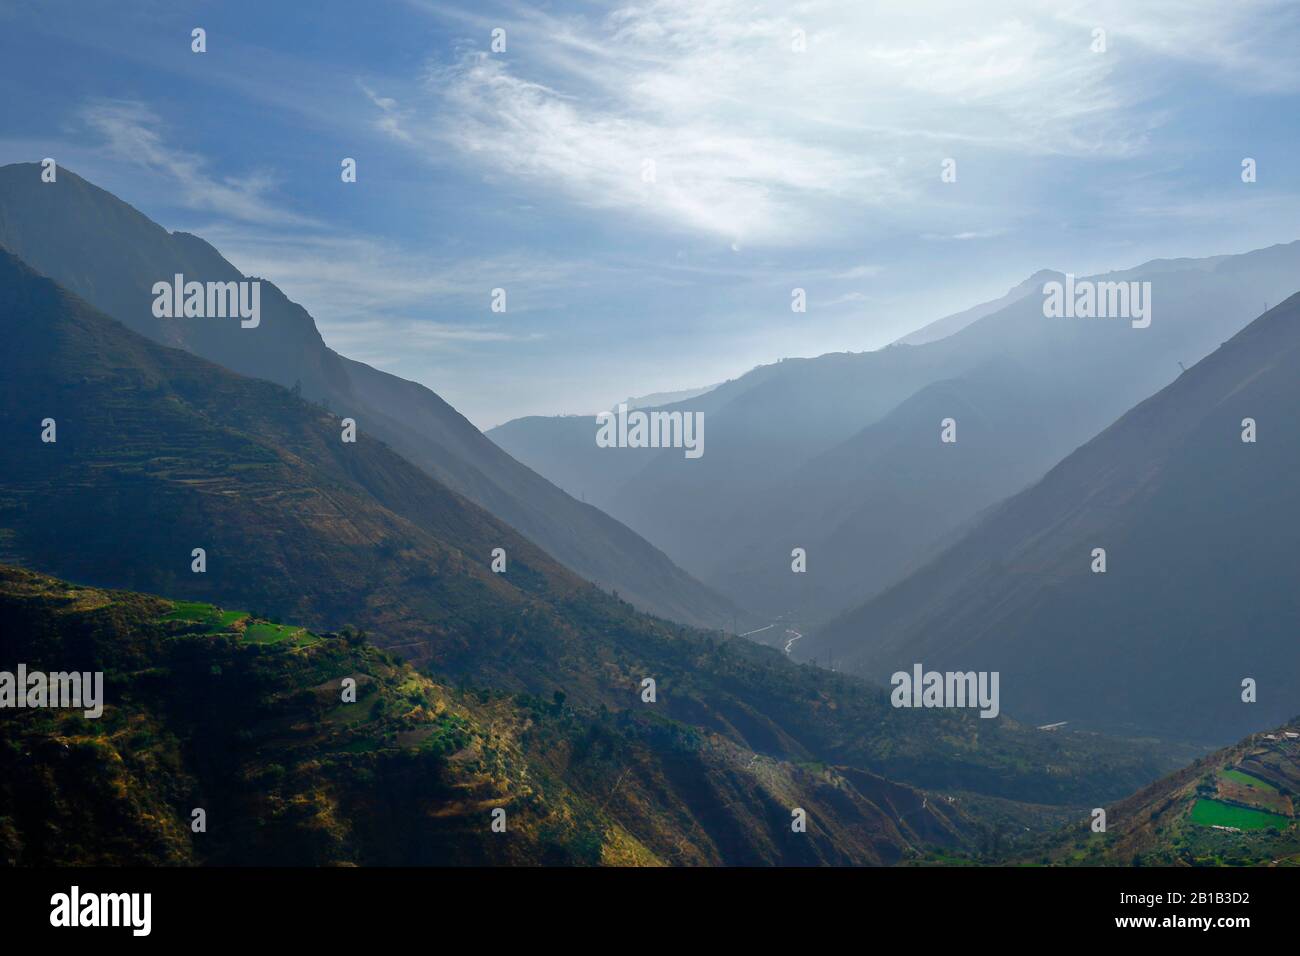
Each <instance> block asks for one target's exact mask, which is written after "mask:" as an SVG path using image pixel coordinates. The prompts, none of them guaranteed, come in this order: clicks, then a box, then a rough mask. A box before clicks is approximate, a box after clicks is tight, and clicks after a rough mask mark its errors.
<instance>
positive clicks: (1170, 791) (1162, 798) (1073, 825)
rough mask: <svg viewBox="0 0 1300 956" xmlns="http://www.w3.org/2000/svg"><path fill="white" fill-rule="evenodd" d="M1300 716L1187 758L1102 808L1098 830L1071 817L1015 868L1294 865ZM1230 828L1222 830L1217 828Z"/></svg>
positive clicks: (1299, 847)
mask: <svg viewBox="0 0 1300 956" xmlns="http://www.w3.org/2000/svg"><path fill="white" fill-rule="evenodd" d="M1297 726H1300V718H1298V719H1297V720H1296V721H1293V722H1292V723H1291V724H1290V725H1288V726H1286V727H1283V728H1279V730H1278V731H1277V732H1276V733H1273V734H1271V735H1265V734H1256V735H1252V736H1251V737H1248V738H1246V739H1245V740H1243V741H1242V742H1241V743H1238V744H1235V745H1233V746H1231V747H1226V748H1224V749H1223V750H1220V751H1218V752H1217V753H1214V754H1210V755H1209V756H1207V757H1203V758H1202V759H1200V760H1198V761H1196V762H1195V763H1193V764H1191V765H1190V766H1187V767H1184V768H1183V769H1182V770H1179V771H1178V772H1176V773H1173V774H1171V775H1169V776H1167V777H1165V778H1164V779H1162V780H1159V781H1157V782H1156V783H1154V784H1152V785H1151V786H1150V787H1147V788H1145V789H1143V790H1141V791H1139V792H1138V793H1136V794H1134V795H1133V796H1131V797H1129V798H1128V799H1126V800H1122V801H1119V802H1118V803H1117V804H1113V805H1109V806H1107V808H1106V809H1107V817H1108V827H1107V831H1106V832H1105V833H1091V832H1090V831H1089V829H1088V825H1087V820H1086V819H1085V818H1084V817H1083V815H1082V814H1080V815H1079V816H1078V817H1076V818H1075V819H1073V820H1071V821H1068V822H1067V823H1066V824H1065V825H1064V826H1063V827H1061V828H1060V829H1059V830H1058V831H1057V832H1056V833H1054V834H1052V835H1050V836H1048V837H1046V838H1045V839H1040V840H1037V841H1034V842H1033V843H1032V844H1031V846H1030V847H1029V848H1028V849H1025V850H1021V851H1020V852H1017V853H1015V854H1013V857H1014V859H1015V860H1016V861H1017V862H1020V863H1022V864H1025V865H1035V864H1039V863H1049V864H1057V865H1062V864H1063V865H1084V866H1132V865H1142V866H1300V821H1298V820H1297V816H1296V812H1295V806H1294V804H1293V802H1292V799H1293V796H1294V795H1295V794H1296V793H1298V792H1300V739H1296V738H1292V737H1287V736H1286V731H1292V732H1294V731H1295V729H1296V727H1297ZM1222 827H1230V828H1232V829H1218V828H1222Z"/></svg>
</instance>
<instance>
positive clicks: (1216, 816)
mask: <svg viewBox="0 0 1300 956" xmlns="http://www.w3.org/2000/svg"><path fill="white" fill-rule="evenodd" d="M1191 819H1192V822H1193V823H1199V824H1200V825H1201V826H1206V827H1209V826H1220V827H1236V828H1237V829H1238V830H1263V829H1265V828H1267V827H1272V828H1273V829H1275V830H1280V829H1282V828H1284V827H1286V826H1288V825H1289V824H1290V823H1291V821H1290V820H1288V819H1287V818H1286V817H1283V816H1279V815H1278V814H1276V813H1267V812H1265V811H1263V810H1253V809H1251V808H1249V807H1238V806H1233V805H1232V804H1229V803H1223V802H1221V801H1219V800H1208V799H1205V798H1204V797H1202V798H1201V799H1199V800H1197V801H1196V803H1195V804H1194V805H1193V806H1192V816H1191Z"/></svg>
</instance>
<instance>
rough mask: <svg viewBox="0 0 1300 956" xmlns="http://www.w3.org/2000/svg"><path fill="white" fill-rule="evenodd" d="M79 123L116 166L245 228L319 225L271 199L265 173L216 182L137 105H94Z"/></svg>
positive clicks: (105, 102)
mask: <svg viewBox="0 0 1300 956" xmlns="http://www.w3.org/2000/svg"><path fill="white" fill-rule="evenodd" d="M78 118H79V119H80V120H81V121H82V122H83V123H85V124H86V125H87V126H88V127H90V129H91V130H92V131H94V132H95V133H96V134H98V135H99V136H100V137H101V139H102V148H103V150H104V151H105V152H106V153H107V154H108V155H109V156H110V157H111V158H112V159H114V160H116V161H118V162H122V163H126V164H129V165H134V166H138V167H141V168H144V169H147V170H149V171H150V172H153V173H155V174H157V175H159V176H161V177H164V178H165V179H166V180H168V181H170V182H171V183H173V184H174V185H175V186H176V187H177V188H178V189H179V201H180V202H181V204H182V205H185V206H187V207H189V208H191V209H198V210H207V211H210V212H215V213H219V214H221V215H223V216H229V217H231V218H234V219H241V220H244V221H246V222H252V223H262V224H272V223H273V224H276V225H280V226H310V225H316V222H315V220H313V219H311V218H310V217H307V216H302V215H299V214H297V213H295V212H292V211H290V210H287V209H285V208H283V207H282V206H279V205H277V204H276V203H275V202H273V201H272V200H271V199H270V198H268V193H269V192H270V191H271V189H272V188H273V186H274V179H273V177H271V175H270V174H268V173H266V172H259V173H253V174H251V175H247V176H244V177H242V178H240V177H233V176H218V175H215V174H213V173H212V172H211V171H210V167H209V164H208V163H207V162H206V161H205V160H204V159H203V158H202V157H201V156H200V155H198V154H197V153H194V152H191V151H189V150H186V149H182V148H180V147H176V146H171V145H168V144H167V142H166V141H165V139H164V136H163V132H162V130H163V128H164V123H163V121H162V119H161V118H160V117H159V116H158V115H157V114H156V113H154V112H153V111H152V110H151V109H149V107H147V106H146V105H145V104H143V103H140V102H138V101H135V100H95V101H93V102H90V103H88V104H86V105H85V106H84V107H82V109H81V110H80V112H79V114H78Z"/></svg>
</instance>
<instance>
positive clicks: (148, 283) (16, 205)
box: [0, 163, 734, 627]
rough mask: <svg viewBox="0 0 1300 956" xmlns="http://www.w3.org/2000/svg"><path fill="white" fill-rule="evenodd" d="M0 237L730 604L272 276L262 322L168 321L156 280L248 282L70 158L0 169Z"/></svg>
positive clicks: (679, 606) (128, 319) (545, 521)
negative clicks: (395, 370) (328, 326)
mask: <svg viewBox="0 0 1300 956" xmlns="http://www.w3.org/2000/svg"><path fill="white" fill-rule="evenodd" d="M0 247H3V248H7V249H8V250H9V251H10V252H12V253H14V254H15V255H17V256H18V257H19V258H20V259H22V260H23V261H24V262H26V263H27V264H28V265H30V266H31V267H32V268H34V269H35V270H36V271H37V272H40V273H42V274H43V275H47V276H49V277H51V278H53V279H54V280H55V281H57V282H58V283H59V284H60V285H62V286H63V287H64V288H66V289H68V290H70V291H72V292H75V293H77V294H78V295H79V296H81V297H82V298H83V299H85V300H86V301H87V302H89V303H91V304H92V305H94V306H95V307H96V308H98V309H99V310H100V311H103V312H106V313H107V314H109V315H111V316H112V317H114V318H115V319H117V320H118V321H120V322H122V323H123V324H124V325H126V326H127V327H128V328H131V329H133V330H135V331H136V332H139V333H141V334H142V335H144V336H146V337H148V338H150V339H153V340H154V341H157V342H162V343H164V344H166V345H172V346H176V347H180V348H184V349H187V350H188V351H190V352H193V353H194V354H196V355H200V356H203V357H204V358H207V359H210V360H212V361H214V362H216V363H218V364H219V365H223V366H225V367H226V368H229V369H231V370H233V371H236V372H239V373H240V374H242V375H249V376H253V377H256V378H264V379H267V380H268V381H272V382H276V383H278V384H280V385H283V386H285V387H293V386H297V387H299V388H300V389H301V392H302V394H303V396H304V397H306V398H309V399H311V400H313V401H316V402H321V403H324V404H325V405H327V406H328V407H329V408H331V409H333V410H334V411H335V412H337V413H338V414H340V415H342V416H348V417H351V418H354V419H356V420H357V422H358V423H359V424H360V426H361V427H362V428H363V429H365V430H366V431H368V432H369V433H370V434H372V435H376V436H378V437H380V438H382V439H383V440H384V441H385V442H386V443H387V444H389V445H390V446H391V447H392V448H394V449H395V450H396V451H397V452H398V453H399V454H401V455H402V456H403V457H405V458H406V459H407V460H409V461H411V462H412V463H413V464H415V465H417V466H419V467H420V468H422V469H424V470H425V471H426V472H428V473H429V474H430V475H432V476H433V477H435V478H437V479H438V480H439V481H440V482H442V483H443V484H444V485H446V486H447V487H449V488H451V489H452V490H454V491H456V492H458V493H460V494H462V495H464V496H465V497H467V498H469V499H470V500H472V501H474V502H476V503H477V504H480V505H482V506H483V507H484V508H486V509H487V510H488V511H490V512H492V513H493V514H494V515H496V516H497V517H499V518H501V519H502V520H503V521H505V522H506V523H507V524H509V525H510V526H511V527H513V528H515V529H517V530H518V531H519V532H521V533H522V534H524V535H525V536H527V537H529V538H531V539H532V540H533V541H534V542H536V543H537V544H538V545H540V546H541V547H542V548H543V549H545V550H546V551H547V552H548V553H549V554H551V555H552V556H553V557H554V558H556V559H557V560H559V561H560V562H561V563H563V564H564V565H565V566H567V567H569V568H570V569H572V570H574V571H576V572H577V573H578V574H580V575H582V576H583V577H586V578H588V579H589V580H591V581H595V582H596V583H598V584H600V585H601V586H602V587H605V588H607V589H615V590H617V591H618V592H619V594H620V595H622V596H623V597H624V598H626V599H627V600H629V601H631V602H632V603H633V604H635V605H637V606H638V607H641V608H644V609H646V610H649V611H652V612H654V613H656V614H659V615H662V616H664V617H668V618H672V619H675V620H681V621H683V622H686V623H692V624H699V625H703V626H708V627H720V626H724V625H728V626H729V625H730V623H731V620H732V614H733V611H734V608H733V607H732V605H731V604H730V603H729V602H728V601H726V600H725V599H723V598H722V597H720V596H719V595H717V594H716V593H714V592H712V591H710V590H709V589H708V588H706V587H704V586H703V585H701V584H700V583H699V582H698V581H696V580H694V579H692V578H691V577H690V576H689V575H688V574H686V573H685V572H683V571H682V570H681V569H680V568H678V567H677V566H675V565H674V564H673V563H672V562H671V561H670V560H669V559H668V558H667V557H666V556H665V555H664V554H663V553H662V552H661V551H659V550H657V549H656V548H654V547H653V546H651V545H650V544H648V543H647V542H646V541H644V540H643V539H641V538H639V537H638V536H637V535H636V534H635V533H633V532H632V531H631V530H629V529H628V528H627V527H625V526H624V525H622V524H619V523H618V522H617V521H615V520H613V519H612V518H610V517H609V516H608V515H606V514H604V513H603V512H601V511H599V510H598V509H596V508H594V507H592V506H590V505H586V504H583V503H582V502H579V501H576V500H574V499H573V498H572V497H570V496H569V495H567V494H565V493H564V492H563V491H561V490H560V489H559V488H557V487H555V486H554V485H552V484H551V483H550V482H549V481H547V480H546V479H545V478H543V477H541V476H540V475H538V474H536V473H535V472H533V471H531V470H529V469H528V468H526V467H524V466H522V465H520V464H519V463H518V462H516V461H515V460H514V459H512V458H511V457H510V456H509V455H508V454H506V453H505V452H503V451H502V450H501V449H500V448H499V447H498V446H497V445H496V444H494V443H493V442H491V441H489V440H488V439H487V438H485V437H484V436H483V434H482V433H481V432H479V430H478V429H477V428H475V427H474V426H473V425H472V424H470V422H469V421H467V420H466V419H465V418H464V417H463V416H462V415H460V413H458V412H457V411H456V410H455V409H454V408H452V407H451V406H450V405H448V404H447V403H446V402H445V401H443V400H442V399H441V398H439V397H438V396H437V395H435V394H434V393H433V392H432V391H430V390H429V389H427V388H425V387H424V386H422V385H418V384H416V383H414V382H409V381H406V380H404V379H400V378H397V377H396V376H393V375H388V374H386V373H384V372H380V371H378V370H376V369H374V368H371V367H370V366H368V365H364V364H362V363H360V362H355V361H352V360H351V359H348V358H346V357H345V356H342V355H339V354H338V353H337V352H335V351H333V350H332V349H330V348H329V347H328V346H326V345H325V343H324V341H323V340H322V339H321V336H320V333H319V332H318V331H317V330H316V325H315V322H314V321H313V320H312V317H311V315H310V314H308V312H307V311H306V310H305V309H303V308H302V307H301V306H299V305H297V304H296V303H294V302H291V301H290V300H289V299H288V298H287V297H286V296H285V295H284V294H283V293H282V292H281V291H280V290H279V289H278V288H276V287H275V286H274V285H273V284H272V283H271V282H269V281H266V280H262V291H261V295H262V300H261V313H262V316H261V323H260V325H258V327H256V328H240V326H239V323H238V322H230V321H226V322H222V321H214V320H211V319H206V318H172V319H158V318H155V317H154V315H153V312H152V304H153V298H154V297H153V294H152V292H151V289H152V287H153V284H154V283H155V282H159V281H165V282H168V283H170V282H171V281H172V277H173V276H174V275H176V274H181V275H183V276H184V277H185V279H186V281H190V280H193V281H200V282H206V281H220V282H229V281H238V280H240V279H243V278H244V277H243V276H242V275H241V274H240V273H239V271H238V270H237V269H236V268H235V267H234V266H233V265H231V264H230V263H229V262H227V261H226V260H225V259H224V258H222V256H221V254H220V253H219V252H217V250H216V249H214V248H213V247H212V246H211V245H209V244H208V243H206V242H204V241H203V240H202V239H200V238H198V237H197V236H193V235H189V234H187V233H181V232H176V233H169V232H167V231H166V230H165V229H163V228H162V227H161V226H159V225H158V224H156V223H154V222H152V221H151V220H149V219H148V218H147V217H145V216H144V215H142V214H141V213H140V212H138V211H137V210H135V209H134V208H132V207H131V206H129V205H127V204H126V203H124V202H122V201H121V200H119V199H117V198H116V197H114V196H112V195H111V194H109V193H107V192H105V191H104V190H102V189H99V188H98V187H96V186H94V185H92V184H90V183H88V182H86V181H85V180H84V179H82V178H80V177H79V176H77V175H76V174H75V173H73V172H71V171H70V170H67V169H60V170H59V178H58V181H57V182H56V183H42V182H41V181H40V167H39V166H38V165H36V164H34V163H23V164H15V165H10V166H4V167H0Z"/></svg>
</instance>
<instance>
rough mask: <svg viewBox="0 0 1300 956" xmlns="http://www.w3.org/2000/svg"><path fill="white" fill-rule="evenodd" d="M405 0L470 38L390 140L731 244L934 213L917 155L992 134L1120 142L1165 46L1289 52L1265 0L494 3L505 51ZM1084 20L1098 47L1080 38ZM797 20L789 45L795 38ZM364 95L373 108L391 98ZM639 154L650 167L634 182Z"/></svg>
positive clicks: (1007, 138)
mask: <svg viewBox="0 0 1300 956" xmlns="http://www.w3.org/2000/svg"><path fill="white" fill-rule="evenodd" d="M415 5H416V6H417V8H420V9H423V10H425V11H426V12H428V13H430V14H432V15H434V16H438V17H440V18H443V19H449V20H451V21H453V22H457V23H461V24H470V23H472V27H471V29H472V30H473V33H474V35H475V37H476V39H473V40H470V41H467V45H468V46H469V47H470V48H471V49H472V50H473V51H474V52H469V53H465V54H464V55H462V56H461V57H460V58H459V59H457V60H456V61H454V62H453V63H451V64H450V65H448V64H445V63H444V64H441V65H434V66H432V67H431V69H430V73H429V76H428V78H427V88H426V90H425V91H424V93H423V95H422V96H420V95H418V94H417V96H416V98H417V99H418V100H419V102H417V103H415V104H414V105H412V106H410V107H409V108H408V109H407V110H406V111H404V112H402V117H403V122H402V124H401V127H400V130H395V131H394V132H393V135H395V136H398V137H399V138H405V139H406V140H407V141H413V142H414V143H415V144H417V145H418V148H420V149H423V150H424V151H426V152H427V153H429V154H430V155H434V154H436V155H438V156H442V155H443V154H444V153H445V151H446V147H447V146H448V145H450V146H452V147H453V148H454V149H455V150H457V151H458V152H459V153H460V154H461V155H462V156H463V157H464V158H465V159H466V161H467V162H469V163H471V164H473V165H475V166H477V167H480V168H481V169H483V170H484V171H485V172H486V173H488V174H489V175H502V174H503V175H505V176H507V177H509V178H510V179H511V180H514V181H517V182H521V183H525V184H528V185H530V186H531V187H532V188H537V189H542V190H545V191H546V192H547V193H548V194H549V195H552V196H554V195H557V194H558V195H560V196H562V197H564V198H565V199H566V200H567V201H568V202H571V203H573V204H576V205H578V206H582V207H587V208H591V209H594V210H598V211H600V212H610V211H614V212H618V213H627V214H630V215H631V216H633V217H635V218H636V219H639V220H641V221H644V222H649V223H651V224H654V225H656V226H658V227H659V228H668V229H670V230H679V231H684V232H691V233H696V234H700V235H703V236H705V237H712V238H716V239H720V240H722V241H724V242H726V243H728V244H730V245H731V246H732V248H733V249H738V248H740V247H741V244H742V243H743V244H772V245H801V244H807V243H811V242H814V241H816V240H817V239H822V238H826V236H827V234H828V233H831V232H834V231H836V230H837V229H839V228H840V227H841V226H849V227H851V226H852V225H854V224H856V225H858V226H861V224H862V222H863V221H864V220H865V221H868V222H870V221H873V220H877V219H879V220H884V219H887V218H890V217H895V216H897V215H898V209H899V207H901V206H903V205H906V206H907V208H908V212H909V214H910V215H913V216H916V215H918V214H921V213H923V212H924V210H925V209H927V208H929V209H934V208H936V207H937V206H938V203H939V201H938V200H936V199H935V198H934V197H932V196H930V195H929V194H928V190H929V187H930V185H931V180H933V179H934V178H935V176H936V175H937V174H936V173H933V172H932V170H935V169H937V167H938V164H939V162H940V160H941V159H943V158H945V157H948V156H954V157H959V158H960V157H963V156H970V155H972V154H975V155H979V154H987V152H988V151H990V150H992V151H1000V152H999V153H998V155H995V156H994V158H993V161H994V162H1000V163H1001V164H1003V165H1004V166H1010V165H1011V164H1013V163H1015V162H1017V161H1020V160H1023V159H1024V158H1026V157H1033V156H1052V155H1058V156H1065V157H1074V156H1083V157H1104V158H1115V157H1121V156H1131V155H1134V154H1136V153H1139V152H1141V151H1142V150H1143V149H1145V148H1146V145H1147V140H1148V136H1149V134H1150V132H1151V131H1152V130H1153V129H1154V128H1155V127H1157V126H1159V125H1160V124H1161V123H1162V122H1163V121H1164V119H1165V116H1164V115H1163V114H1162V113H1161V112H1160V110H1159V109H1157V108H1156V107H1155V106H1153V105H1152V103H1154V101H1155V94H1156V93H1158V91H1159V82H1158V73H1159V68H1160V67H1161V66H1162V65H1164V64H1168V63H1169V62H1184V61H1194V62H1196V63H1198V64H1200V63H1204V64H1208V67H1207V68H1208V69H1210V70H1217V71H1221V72H1223V73H1225V74H1230V75H1235V76H1237V77H1249V76H1253V75H1258V74H1259V71H1266V75H1267V77H1268V78H1267V80H1261V81H1260V82H1261V83H1265V84H1274V83H1281V84H1292V85H1294V83H1295V81H1296V77H1297V66H1296V64H1297V63H1298V62H1300V61H1296V60H1295V58H1294V57H1293V56H1291V55H1290V51H1289V49H1288V45H1287V44H1286V43H1282V42H1280V41H1279V42H1273V41H1267V40H1266V41H1264V42H1260V40H1259V37H1260V34H1261V31H1264V32H1267V31H1266V30H1265V28H1266V27H1267V25H1268V24H1269V23H1270V21H1276V20H1277V19H1278V18H1279V17H1286V16H1291V15H1288V14H1286V13H1285V8H1284V7H1283V6H1282V5H1281V4H1280V3H1278V2H1274V0H1260V2H1256V3H1241V4H1234V5H1230V7H1231V9H1228V10H1225V9H1224V8H1223V5H1222V4H1221V3H1218V2H1212V0H1178V2H1176V3H1175V2H1173V0H1157V2H1155V3H1153V4H1133V3H1131V2H1129V0H1123V2H1120V0H1101V2H1089V3H1087V4H1084V3H1076V2H1065V3H1063V2H1061V0H1028V2H1026V0H989V2H985V3H980V4H971V3H969V2H967V0H929V2H925V0H913V2H909V3H893V4H859V3H843V2H836V0H804V2H800V3H796V4H791V3H789V2H788V0H644V2H639V3H636V4H628V5H614V6H607V7H605V8H603V10H598V12H596V13H593V14H590V15H584V14H564V13H554V12H544V11H540V10H536V9H532V8H529V7H513V8H512V10H513V12H512V13H511V14H508V15H506V16H503V17H500V18H498V20H499V22H500V25H503V26H506V27H507V29H508V35H509V37H510V48H509V52H508V53H507V54H506V55H493V54H490V53H487V52H485V46H486V39H485V38H486V32H485V24H486V23H487V21H486V20H483V18H482V17H475V18H468V19H466V18H464V17H461V16H459V15H456V14H454V13H452V12H451V11H449V10H447V9H446V8H444V7H442V6H440V5H438V4H429V3H416V4H415ZM494 22H495V21H494ZM1098 26H1100V27H1102V28H1103V29H1106V30H1107V36H1108V49H1107V52H1105V53H1095V52H1093V51H1092V49H1091V44H1092V40H1093V36H1092V31H1093V29H1094V28H1095V27H1098ZM796 31H802V34H801V35H802V37H803V38H804V39H805V40H806V49H805V51H804V52H795V51H793V50H792V40H793V38H794V36H795V34H796ZM1134 80H1137V81H1140V82H1134ZM1139 89H1140V90H1141V91H1142V92H1141V94H1139V93H1138V92H1136V91H1137V90H1139ZM1143 98H1145V99H1143ZM380 109H381V122H389V121H391V117H392V116H393V115H395V114H396V113H397V111H398V107H397V105H396V104H395V103H391V102H389V103H388V104H386V105H383V106H381V107H380ZM999 156H1000V157H1001V158H1000V159H999ZM646 160H654V162H655V164H656V170H655V172H656V180H657V181H656V182H655V183H654V184H647V183H643V182H642V176H641V174H642V169H643V163H644V161H646ZM953 198H954V197H953V196H951V195H950V196H945V197H944V198H943V200H942V201H943V202H945V203H951V202H952V201H953ZM979 211H980V212H981V213H982V214H985V215H987V216H988V217H989V218H992V217H994V216H997V215H998V214H999V207H998V204H997V202H996V201H993V200H990V202H989V204H988V205H987V206H984V207H981V208H980V210H979ZM982 234H983V232H976V231H971V232H970V233H969V235H967V236H963V238H974V237H976V236H978V235H982Z"/></svg>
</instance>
